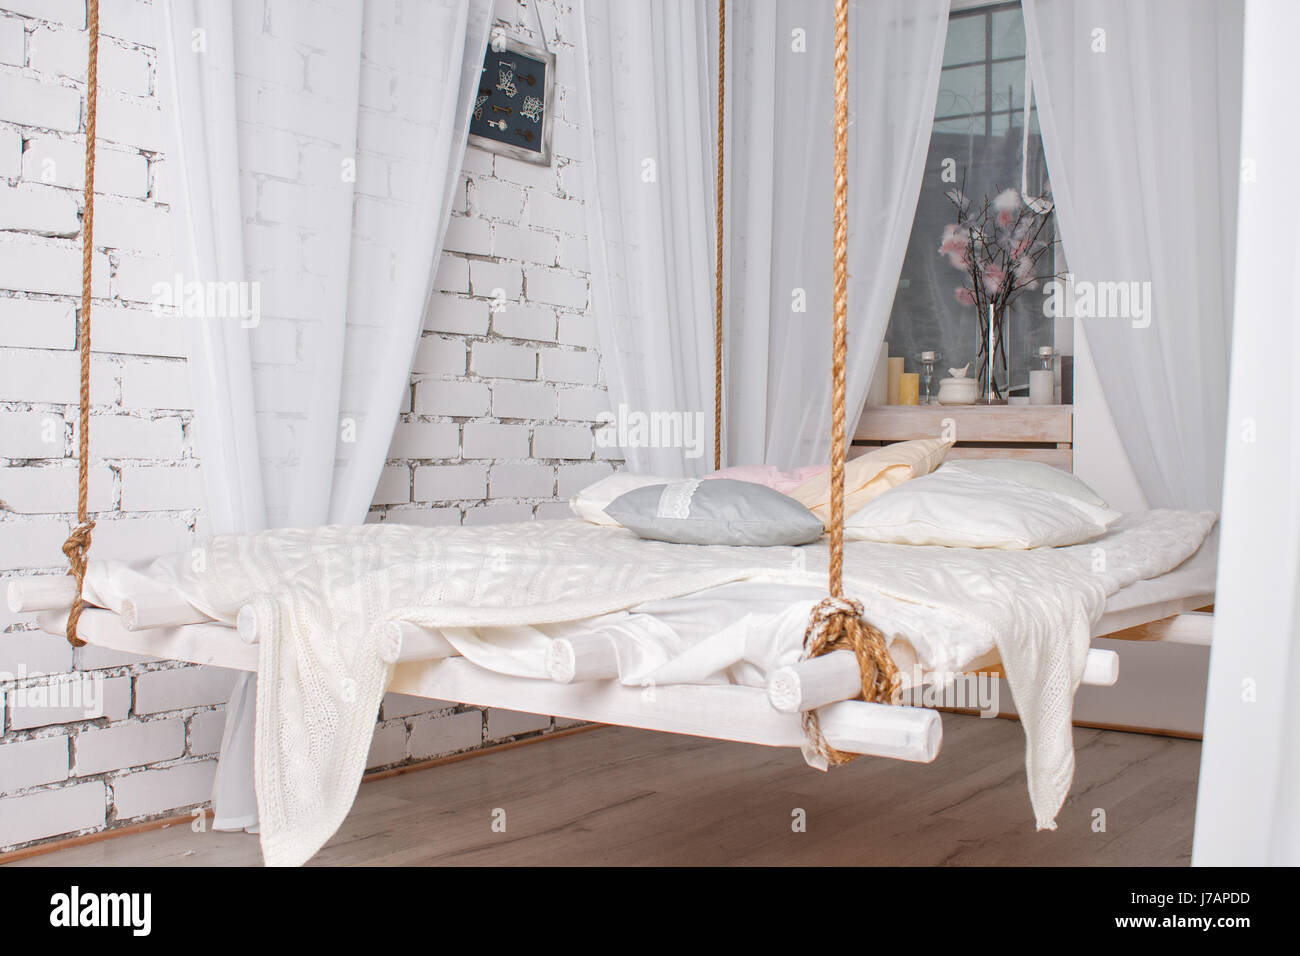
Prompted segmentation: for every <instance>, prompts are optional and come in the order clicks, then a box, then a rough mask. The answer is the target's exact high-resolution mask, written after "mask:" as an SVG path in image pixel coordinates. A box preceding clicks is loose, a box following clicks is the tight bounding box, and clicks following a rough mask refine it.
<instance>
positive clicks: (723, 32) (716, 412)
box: [713, 0, 727, 471]
mask: <svg viewBox="0 0 1300 956" xmlns="http://www.w3.org/2000/svg"><path fill="white" fill-rule="evenodd" d="M726 64H727V0H718V202H717V207H716V212H717V233H718V255H717V261H716V262H715V263H714V266H715V268H716V270H717V272H716V274H715V276H714V291H713V296H714V301H713V314H714V322H713V470H714V471H717V470H718V469H719V468H721V467H722V160H723V144H722V135H723V130H724V123H723V107H724V104H725V99H726V89H727V70H726Z"/></svg>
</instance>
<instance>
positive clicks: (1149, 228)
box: [1023, 0, 1242, 508]
mask: <svg viewBox="0 0 1300 956" xmlns="http://www.w3.org/2000/svg"><path fill="white" fill-rule="evenodd" d="M1023 6H1024V13H1025V33H1026V46H1027V51H1028V57H1029V65H1030V70H1031V72H1032V75H1033V81H1034V95H1035V98H1036V101H1037V104H1038V117H1039V125H1040V127H1041V130H1042V136H1043V148H1044V150H1045V152H1046V155H1047V167H1048V169H1049V171H1050V175H1051V182H1052V191H1053V198H1054V200H1055V202H1056V212H1057V216H1058V221H1059V223H1060V231H1061V238H1062V242H1063V243H1064V246H1065V254H1066V257H1067V258H1068V260H1069V263H1070V268H1071V269H1072V270H1073V273H1074V282H1075V287H1076V291H1077V294H1078V295H1079V296H1080V299H1079V306H1078V308H1077V310H1076V311H1078V312H1079V313H1080V314H1081V315H1082V316H1083V328H1084V332H1085V334H1086V335H1087V339H1088V345H1089V346H1090V348H1091V350H1092V354H1093V357H1094V359H1095V361H1096V366H1097V371H1098V374H1099V376H1100V378H1101V382H1102V387H1103V389H1104V391H1105V393H1106V399H1107V401H1108V403H1109V404H1110V407H1111V409H1112V411H1113V413H1114V417H1115V423H1116V425H1117V427H1118V430H1119V434H1120V438H1121V440H1122V441H1123V444H1124V447H1125V450H1126V451H1127V452H1128V456H1129V459H1130V460H1131V462H1132V464H1133V469H1134V471H1135V473H1136V474H1137V477H1138V480H1139V481H1140V483H1141V485H1142V489H1143V491H1144V492H1145V493H1146V497H1147V499H1148V501H1150V503H1151V505H1152V506H1153V507H1174V508H1216V507H1218V503H1219V499H1220V493H1221V490H1222V474H1223V434H1224V428H1225V424H1226V414H1227V396H1228V356H1229V348H1230V343H1231V332H1232V321H1231V316H1232V295H1233V278H1232V276H1233V262H1234V258H1235V256H1234V250H1235V245H1234V243H1235V238H1234V237H1235V228H1236V202H1237V185H1236V184H1237V161H1238V143H1239V126H1240V107H1241V100H1240V94H1241V37H1242V3H1241V2H1240V0H1024V4H1023ZM1116 283H1123V284H1124V289H1121V287H1120V286H1118V285H1114V284H1116ZM1125 292H1127V294H1128V297H1129V304H1128V306H1127V307H1125V306H1124V303H1123V299H1122V298H1121V295H1123V294H1124V293H1125ZM1085 297H1086V298H1085ZM1135 302H1136V303H1137V305H1136V306H1135V305H1134V303H1135ZM1116 313H1119V314H1116Z"/></svg>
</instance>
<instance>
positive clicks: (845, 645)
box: [803, 597, 901, 764]
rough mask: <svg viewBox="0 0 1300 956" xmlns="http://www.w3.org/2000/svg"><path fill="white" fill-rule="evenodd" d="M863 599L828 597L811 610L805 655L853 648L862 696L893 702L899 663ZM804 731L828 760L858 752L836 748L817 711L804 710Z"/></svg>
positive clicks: (848, 757)
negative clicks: (865, 613) (866, 615)
mask: <svg viewBox="0 0 1300 956" xmlns="http://www.w3.org/2000/svg"><path fill="white" fill-rule="evenodd" d="M862 614H863V611H862V602H861V601H856V600H854V599H853V598H846V597H827V598H823V599H822V600H821V601H819V602H818V604H817V606H816V607H814V608H813V610H812V616H811V618H810V620H809V621H808V629H807V630H806V631H804V635H803V646H804V657H805V658H811V657H821V656H822V655H823V654H829V653H830V652H831V651H840V650H847V651H852V652H853V654H854V656H856V657H857V659H858V671H859V672H860V674H861V677H862V694H861V699H862V700H865V701H868V702H871V703H884V704H889V703H893V701H894V699H895V697H896V696H897V694H898V692H899V690H900V688H901V681H900V679H899V675H898V667H897V665H895V664H894V659H893V658H892V657H891V656H890V654H889V647H888V644H887V643H886V641H885V635H884V634H882V633H881V632H880V630H879V629H878V628H876V627H875V626H873V625H872V624H869V623H868V622H867V621H866V620H865V619H864V618H863V616H862ZM803 726H804V732H805V733H806V734H807V735H808V739H809V741H810V742H811V743H812V745H813V746H814V747H816V749H817V751H818V752H819V753H820V754H821V755H822V756H823V757H825V758H826V760H827V761H828V762H829V763H832V764H842V763H848V762H849V761H850V760H852V759H853V758H854V757H855V756H857V755H856V754H850V753H846V752H844V751H842V750H836V749H835V748H834V747H832V746H831V745H830V744H829V743H827V742H826V738H825V737H824V736H822V732H821V726H820V724H819V722H818V720H817V712H816V711H812V710H809V711H805V712H804V714H803Z"/></svg>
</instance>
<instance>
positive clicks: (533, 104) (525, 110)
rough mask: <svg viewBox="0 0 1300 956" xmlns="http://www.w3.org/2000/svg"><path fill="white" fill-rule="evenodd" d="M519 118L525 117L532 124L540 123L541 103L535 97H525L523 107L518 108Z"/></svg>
mask: <svg viewBox="0 0 1300 956" xmlns="http://www.w3.org/2000/svg"><path fill="white" fill-rule="evenodd" d="M519 113H520V115H521V116H527V117H528V118H529V119H530V120H532V121H533V122H534V123H539V122H541V119H542V101H541V100H540V99H539V98H537V97H536V96H525V97H524V105H523V106H521V107H520V108H519Z"/></svg>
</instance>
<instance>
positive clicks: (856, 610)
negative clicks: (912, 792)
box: [803, 0, 900, 764]
mask: <svg viewBox="0 0 1300 956" xmlns="http://www.w3.org/2000/svg"><path fill="white" fill-rule="evenodd" d="M848 253H849V2H848V0H835V286H834V293H835V294H834V348H833V352H832V359H831V523H830V536H831V542H830V552H831V554H830V581H829V590H830V597H828V598H826V599H825V600H823V601H822V602H821V603H820V604H818V605H817V606H816V607H815V608H813V612H812V618H811V620H810V621H809V622H808V629H807V631H805V632H804V656H805V657H820V656H821V655H822V654H828V653H830V652H831V651H836V650H851V651H853V653H854V654H855V655H856V656H857V659H858V669H859V671H860V672H861V675H862V699H863V700H866V701H884V702H889V701H892V700H893V698H894V695H895V693H896V692H897V690H898V688H899V686H900V685H899V678H898V668H897V667H896V666H895V665H894V661H893V658H891V657H890V656H889V649H888V647H887V645H886V643H885V637H884V635H883V634H881V633H880V631H879V630H878V629H877V628H875V627H873V626H872V625H871V624H868V623H867V622H866V621H865V620H863V618H862V604H861V603H859V602H858V601H854V600H850V599H846V598H845V597H844V444H845V442H844V391H845V389H844V374H845V373H844V368H845V364H846V360H847V355H848V314H849V269H848ZM803 725H804V731H805V733H807V735H808V737H809V740H810V741H811V742H812V743H813V745H814V746H815V747H816V748H817V750H818V752H819V753H821V754H822V755H823V756H824V757H826V759H827V760H828V761H829V762H830V763H833V764H840V763H847V762H848V761H850V760H852V759H853V758H854V756H856V755H854V754H849V753H845V752H843V751H840V750H836V749H835V748H833V747H831V746H830V744H828V743H827V742H826V738H825V737H823V736H822V733H821V727H820V726H819V724H818V721H817V714H816V713H815V712H814V711H806V712H805V713H804V715H803Z"/></svg>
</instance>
